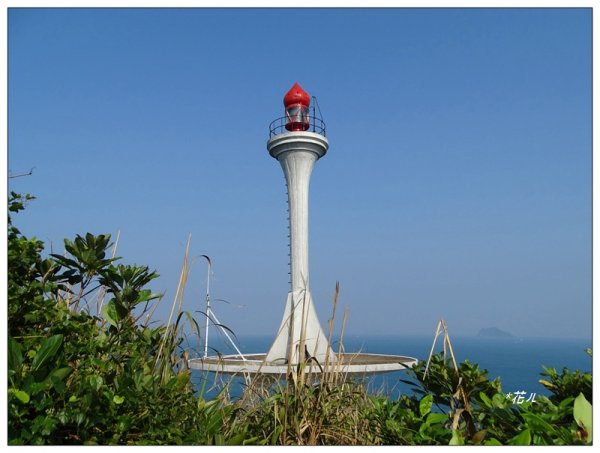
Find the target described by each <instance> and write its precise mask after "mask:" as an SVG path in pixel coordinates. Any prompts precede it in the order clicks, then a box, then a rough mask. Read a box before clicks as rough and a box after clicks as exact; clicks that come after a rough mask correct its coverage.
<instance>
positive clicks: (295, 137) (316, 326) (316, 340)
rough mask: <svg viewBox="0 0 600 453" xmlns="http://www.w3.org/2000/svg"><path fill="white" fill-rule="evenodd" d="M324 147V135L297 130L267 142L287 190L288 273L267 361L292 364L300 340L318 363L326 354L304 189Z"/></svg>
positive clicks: (325, 144) (296, 357) (325, 149)
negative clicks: (312, 281)
mask: <svg viewBox="0 0 600 453" xmlns="http://www.w3.org/2000/svg"><path fill="white" fill-rule="evenodd" d="M328 147H329V142H328V141H327V139H326V138H325V137H324V136H322V135H320V134H316V133H313V132H301V131H297V132H287V133H283V134H280V135H276V136H274V137H273V138H271V139H270V140H269V141H268V143H267V149H268V150H269V153H270V154H271V156H273V157H274V158H275V159H277V160H278V161H279V163H280V164H281V168H282V169H283V173H284V175H285V180H286V184H287V188H288V207H289V228H290V274H291V288H290V294H289V295H288V299H287V302H286V308H285V312H284V318H283V321H282V323H281V326H280V329H279V333H278V335H277V338H276V340H275V342H274V343H273V346H272V347H271V350H270V351H269V353H268V355H267V360H279V359H282V358H285V359H286V360H291V361H292V362H293V363H294V362H296V361H297V360H299V357H303V356H304V352H305V351H300V353H299V349H301V348H300V347H299V345H300V341H301V340H304V344H305V345H306V351H308V353H309V354H310V355H312V356H315V357H317V358H318V359H319V360H323V359H324V357H325V355H326V353H327V337H326V336H325V334H324V333H323V330H322V329H321V324H320V323H319V320H318V318H317V314H316V312H315V309H314V307H313V304H312V296H311V295H310V286H309V270H308V190H309V185H310V177H311V174H312V170H313V168H314V165H315V162H316V161H317V160H318V159H320V158H321V157H323V156H324V155H325V153H326V152H327V149H328ZM290 354H291V356H290ZM330 357H332V356H330Z"/></svg>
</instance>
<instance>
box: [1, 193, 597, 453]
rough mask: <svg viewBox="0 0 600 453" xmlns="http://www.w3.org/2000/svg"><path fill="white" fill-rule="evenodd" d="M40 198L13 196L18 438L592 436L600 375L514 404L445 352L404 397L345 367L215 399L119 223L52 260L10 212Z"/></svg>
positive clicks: (335, 440) (574, 375) (577, 375)
mask: <svg viewBox="0 0 600 453" xmlns="http://www.w3.org/2000/svg"><path fill="white" fill-rule="evenodd" d="M32 199H33V197H31V196H28V195H26V196H20V195H18V194H15V193H11V197H10V199H9V202H8V210H9V223H8V250H7V251H8V275H7V280H8V307H7V311H8V351H7V352H8V354H7V355H8V385H9V387H8V441H9V443H10V444H12V445H18V444H27V445H37V444H40V445H41V444H103V445H109V444H110V445H112V444H119V445H146V444H156V445H172V444H173V445H181V444H190V445H244V444H273V445H448V444H450V445H460V444H467V445H481V444H483V445H575V444H590V443H591V442H592V438H593V437H592V436H593V433H592V424H591V421H592V406H591V401H592V376H591V374H589V373H582V372H580V371H575V372H571V371H569V370H567V369H563V371H562V373H561V374H559V373H558V372H557V371H556V370H554V369H552V368H547V369H545V372H544V373H543V374H542V376H543V377H544V378H545V379H542V380H541V381H540V382H541V383H542V384H543V385H544V386H545V387H546V388H547V389H549V391H550V392H551V396H550V397H544V396H538V398H537V400H536V401H535V402H524V403H523V404H514V403H513V402H512V401H511V400H510V399H509V398H507V396H506V395H504V394H503V393H502V387H501V383H500V380H499V379H496V380H493V381H490V380H489V379H488V377H487V370H480V369H479V367H478V366H477V365H476V364H471V363H469V362H468V361H465V362H463V363H461V364H459V365H457V367H456V369H455V367H454V365H453V364H452V363H451V362H450V361H449V360H448V359H446V358H445V357H443V356H440V355H434V356H432V357H431V360H430V362H429V365H428V366H426V364H425V363H424V362H419V363H418V364H417V365H416V366H415V367H414V368H413V369H412V370H409V371H408V372H407V373H408V375H409V377H412V380H411V381H406V382H409V383H411V384H412V385H413V387H414V392H413V393H412V394H410V395H402V396H401V397H400V398H398V399H397V400H395V401H394V400H390V399H389V398H387V397H386V396H384V395H370V394H368V393H367V392H366V390H365V386H364V385H363V384H362V383H361V382H355V381H351V380H347V379H344V378H343V376H333V377H332V379H329V377H331V376H329V377H327V378H326V379H325V378H323V379H321V380H320V381H314V379H312V378H310V377H306V379H305V378H302V379H300V380H299V381H298V380H291V379H290V380H287V381H286V382H285V384H284V385H280V384H278V385H272V386H270V387H269V386H267V387H266V388H262V389H261V391H258V390H257V388H258V387H259V386H257V385H256V383H259V382H260V380H255V382H254V385H251V386H249V388H248V390H247V392H246V395H245V396H244V397H243V398H241V399H239V400H237V401H233V402H229V400H228V398H227V395H226V393H221V394H220V395H219V396H217V397H216V398H214V399H212V400H210V401H206V400H205V399H203V398H202V396H198V395H197V394H196V393H195V389H194V388H193V386H192V384H191V381H190V372H189V370H187V368H186V366H185V365H186V364H185V361H184V360H183V359H182V358H181V356H180V350H181V343H182V338H181V335H180V330H179V326H180V322H182V320H183V319H188V321H189V322H190V324H191V325H192V326H193V327H194V328H195V330H196V333H197V334H200V332H199V328H198V324H197V323H196V322H195V321H194V319H193V318H192V317H191V315H190V314H189V313H186V312H181V311H180V312H179V314H178V315H177V317H176V321H175V322H174V325H173V326H170V325H168V326H158V327H152V328H151V327H149V326H148V323H147V322H144V323H140V319H141V317H142V316H143V315H144V314H145V313H146V312H147V310H148V307H149V305H150V304H152V303H157V301H158V300H159V298H160V295H158V294H155V293H153V292H152V291H151V290H150V289H149V288H147V286H148V285H149V284H150V283H151V282H152V280H153V279H154V278H156V277H157V274H156V273H155V272H152V271H150V270H149V269H148V268H147V267H145V266H137V265H129V264H122V263H119V262H118V261H119V260H120V258H108V257H107V256H108V249H109V247H110V235H107V234H105V235H97V236H96V235H93V234H90V233H88V234H86V235H85V236H77V237H76V238H75V239H74V240H73V241H70V240H65V250H66V254H65V255H64V256H63V255H50V256H49V257H46V258H44V257H43V256H42V254H43V250H44V245H43V243H42V242H41V241H39V240H37V239H36V238H26V237H24V236H23V235H22V234H21V233H20V231H19V230H18V229H17V228H16V227H15V226H14V225H13V224H12V219H11V217H10V215H11V214H15V213H17V212H19V211H20V210H22V209H23V208H24V207H25V205H26V203H27V202H29V201H31V200H32ZM105 298H108V301H107V302H106V303H104V300H105ZM100 307H101V308H100ZM94 308H95V309H96V310H95V312H94ZM184 315H186V316H185V317H184ZM426 370H427V372H426ZM253 392H254V393H253ZM248 395H249V396H248Z"/></svg>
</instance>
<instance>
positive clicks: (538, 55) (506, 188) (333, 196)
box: [8, 9, 592, 337]
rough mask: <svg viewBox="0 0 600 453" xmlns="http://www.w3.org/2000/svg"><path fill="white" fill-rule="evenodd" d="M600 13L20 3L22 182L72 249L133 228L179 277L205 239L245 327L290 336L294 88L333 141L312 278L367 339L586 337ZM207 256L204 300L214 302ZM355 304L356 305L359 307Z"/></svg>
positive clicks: (17, 122)
mask: <svg viewBox="0 0 600 453" xmlns="http://www.w3.org/2000/svg"><path fill="white" fill-rule="evenodd" d="M591 19H592V17H591V9H500V10H497V9H476V10H465V9H390V10H386V9H377V10H369V9H326V10H314V9H304V10H296V9H286V10H283V9H156V10H153V9H117V10H112V9H87V10H86V9H11V10H10V11H9V24H8V27H9V28H8V39H9V42H8V52H9V54H8V57H9V59H8V62H9V67H8V76H9V91H8V94H9V99H8V113H9V122H8V132H9V142H8V143H9V149H8V169H9V171H10V172H12V173H13V174H17V173H22V172H27V171H29V169H30V168H31V167H35V170H34V173H33V176H30V177H26V178H17V179H12V180H10V181H9V189H10V190H15V191H17V192H21V193H25V192H28V193H32V194H34V195H35V196H37V200H36V201H35V202H32V203H31V205H30V206H29V208H28V209H27V210H26V211H25V212H24V213H23V214H21V215H19V216H18V217H17V218H16V219H15V220H16V224H17V225H18V226H19V227H20V228H21V229H22V231H23V232H24V233H25V234H27V235H35V236H37V237H39V238H40V239H42V240H44V241H45V242H46V243H47V247H48V249H50V246H52V247H53V250H54V252H62V251H63V244H62V241H63V238H65V237H67V238H73V237H74V236H75V234H78V233H79V234H85V233H86V232H88V231H89V232H93V233H96V234H99V233H111V234H113V236H116V232H117V231H118V230H120V231H121V239H120V244H119V251H118V254H119V255H121V256H123V257H124V261H125V262H128V263H138V264H147V265H149V266H150V267H152V268H154V269H156V270H157V271H158V273H160V274H161V278H160V279H158V280H156V281H155V282H156V283H155V285H153V289H154V290H156V291H164V292H165V298H164V300H163V302H162V305H161V307H160V308H159V309H158V311H157V313H158V317H159V318H161V319H166V317H167V314H168V308H169V306H170V303H171V301H172V299H173V296H174V293H175V289H176V286H177V280H178V276H179V270H180V267H181V262H182V259H183V253H184V249H185V244H186V241H187V237H188V234H189V233H191V234H192V246H191V253H192V255H200V254H207V255H210V256H211V257H212V259H213V260H214V280H213V281H212V283H211V285H212V296H213V298H221V299H226V300H228V301H230V302H231V303H233V304H239V305H244V307H243V308H237V307H234V306H233V305H231V306H229V305H226V304H217V306H216V308H217V314H218V315H219V317H220V318H221V320H222V321H223V322H224V323H225V324H227V325H228V326H230V327H231V328H232V329H233V330H235V331H236V332H237V333H238V334H261V335H268V334H270V333H273V334H275V332H276V330H277V328H278V326H279V323H280V320H281V316H282V313H283V307H284V303H285V298H286V294H287V291H288V276H287V271H288V269H287V242H286V241H287V237H286V235H287V229H286V221H287V220H286V195H285V194H286V191H285V185H284V179H283V175H282V171H281V168H280V166H279V164H278V163H277V162H276V161H275V160H274V159H272V158H271V157H270V156H269V154H268V153H267V151H266V141H267V139H268V126H269V123H270V122H271V121H272V120H273V119H275V118H277V117H279V116H281V115H282V113H283V106H282V98H283V95H284V94H285V92H286V91H287V90H288V89H289V88H290V87H291V86H292V84H293V83H294V82H296V81H297V82H299V83H300V84H301V85H302V86H303V87H304V88H305V89H306V90H307V91H308V92H309V93H310V94H311V95H316V96H317V97H318V99H319V104H320V106H321V110H322V112H323V116H324V119H325V121H326V123H327V131H328V138H329V141H330V149H329V152H328V154H327V155H326V156H325V157H324V158H323V159H321V160H320V161H319V162H318V164H317V166H316V169H315V172H314V173H313V178H312V183H311V194H310V197H311V199H310V203H311V211H310V266H311V288H312V292H313V296H314V298H315V301H316V304H317V309H318V312H319V316H320V318H321V322H322V323H323V324H324V325H325V324H326V320H327V318H328V316H329V312H330V307H331V300H332V296H333V293H334V287H335V282H336V281H337V280H339V281H340V285H341V298H340V304H341V307H342V308H343V307H345V306H348V307H349V321H348V324H347V327H346V332H347V333H348V334H352V335H363V334H372V333H378V334H379V333H381V334H397V333H398V334H399V333H406V334H423V335H433V332H434V328H435V325H436V322H437V320H438V319H440V318H444V319H445V320H446V322H447V324H448V326H449V328H450V333H451V334H454V335H471V334H475V333H477V331H478V330H479V329H480V328H483V327H490V326H496V327H498V328H501V329H503V330H507V331H509V332H512V333H513V334H515V335H518V336H561V337H562V336H564V337H589V336H591V328H592V320H591V307H592V295H591V285H592V274H591V263H592V249H591V237H592V229H591V222H592V200H591V182H592V166H591V158H592V144H591V137H592V125H591V111H592V99H591V94H592V72H591V71H592V66H591V65H592V49H591V39H592V37H591V34H592V28H591ZM205 273H206V268H205V264H204V263H202V262H200V261H199V262H198V263H197V264H196V265H195V267H194V269H193V270H192V274H191V278H192V281H191V282H190V284H189V287H188V290H187V292H186V301H185V308H187V309H189V310H196V309H200V308H201V307H202V306H203V299H204V296H203V292H204V285H205ZM340 310H341V309H340Z"/></svg>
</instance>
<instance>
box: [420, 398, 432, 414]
mask: <svg viewBox="0 0 600 453" xmlns="http://www.w3.org/2000/svg"><path fill="white" fill-rule="evenodd" d="M432 404H433V395H427V396H424V397H423V399H422V400H421V402H420V403H419V412H420V414H421V417H425V415H427V414H428V413H429V412H431V406H432Z"/></svg>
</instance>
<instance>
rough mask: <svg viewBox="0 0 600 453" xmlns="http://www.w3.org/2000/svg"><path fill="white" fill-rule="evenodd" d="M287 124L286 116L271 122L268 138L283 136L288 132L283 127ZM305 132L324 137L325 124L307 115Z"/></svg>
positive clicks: (313, 116) (315, 117)
mask: <svg viewBox="0 0 600 453" xmlns="http://www.w3.org/2000/svg"><path fill="white" fill-rule="evenodd" d="M288 123H289V118H288V117H286V116H282V117H281V118H277V119H276V120H275V121H273V122H272V123H271V124H270V125H269V138H271V137H273V136H275V135H279V134H283V133H284V132H290V131H288V130H287V129H286V128H285V125H286V124H288ZM306 132H314V133H315V134H319V135H322V136H323V137H325V136H326V135H325V122H324V121H323V120H322V119H321V118H319V117H317V116H315V115H309V116H308V129H306Z"/></svg>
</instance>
